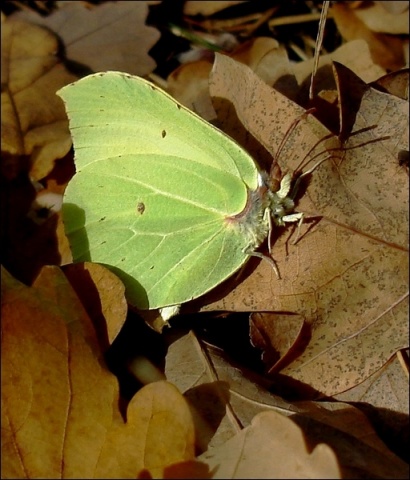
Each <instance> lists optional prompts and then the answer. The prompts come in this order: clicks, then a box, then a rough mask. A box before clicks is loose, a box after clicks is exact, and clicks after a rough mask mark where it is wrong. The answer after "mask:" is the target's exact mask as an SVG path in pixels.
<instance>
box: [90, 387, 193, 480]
mask: <svg viewBox="0 0 410 480" xmlns="http://www.w3.org/2000/svg"><path fill="white" fill-rule="evenodd" d="M194 441H195V438H194V428H193V423H192V417H191V413H190V410H189V407H188V405H187V403H186V401H185V399H184V398H183V397H182V395H181V394H180V393H179V391H178V389H177V388H176V387H175V386H174V385H172V384H171V383H168V382H165V381H159V382H155V383H151V384H149V385H146V386H145V387H143V388H142V389H141V390H140V391H139V392H138V393H137V394H136V395H135V396H134V398H133V399H132V400H131V402H130V404H129V405H128V410H127V423H126V424H125V426H124V425H121V424H118V425H117V426H114V428H113V429H112V430H111V431H110V432H109V433H108V435H107V438H106V442H105V445H104V447H103V449H102V451H101V456H100V459H99V463H98V465H97V468H96V471H95V474H94V475H95V477H94V478H135V477H136V476H137V475H138V476H139V478H144V477H143V476H142V475H143V472H142V471H148V473H149V474H150V475H151V477H148V478H163V469H164V468H165V467H167V466H168V465H171V464H173V463H178V462H182V461H188V460H193V459H194ZM145 478H147V477H145Z"/></svg>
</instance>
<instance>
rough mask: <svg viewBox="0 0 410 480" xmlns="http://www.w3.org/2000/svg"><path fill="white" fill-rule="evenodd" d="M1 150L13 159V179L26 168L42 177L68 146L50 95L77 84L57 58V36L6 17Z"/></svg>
mask: <svg viewBox="0 0 410 480" xmlns="http://www.w3.org/2000/svg"><path fill="white" fill-rule="evenodd" d="M1 34H2V62H3V63H2V65H3V66H4V68H5V72H4V73H3V76H4V78H5V79H6V81H5V82H4V84H3V88H2V93H1V109H2V110H1V113H2V115H1V149H2V152H8V153H9V154H11V155H12V157H13V159H14V162H15V164H16V166H15V167H14V172H13V173H12V174H11V177H9V178H13V177H15V176H16V175H17V173H18V172H20V171H21V170H23V169H24V170H23V171H26V168H25V166H24V164H23V161H24V157H26V156H28V157H29V158H30V165H29V167H28V170H29V172H30V177H31V178H32V179H35V180H40V179H42V178H44V177H45V176H46V175H47V174H48V173H49V172H50V171H51V170H52V168H53V165H54V162H55V160H56V159H58V158H62V157H64V156H65V155H66V154H67V152H68V151H69V150H70V148H71V137H70V134H69V131H68V121H67V117H66V114H65V111H64V105H63V103H62V102H61V100H60V99H59V98H58V97H57V96H56V95H55V92H56V91H57V90H58V89H59V88H61V87H62V86H64V85H66V84H67V83H70V82H73V81H75V80H76V77H75V76H74V75H72V74H70V73H68V72H67V71H66V69H65V67H64V66H63V64H62V63H61V62H60V60H59V58H58V57H57V55H56V53H57V50H58V45H57V38H56V37H55V36H54V35H53V34H52V33H51V32H49V31H48V30H46V29H44V28H41V27H38V26H36V25H30V24H29V23H25V22H20V21H13V20H10V19H7V20H6V21H5V22H4V23H3V24H2V30H1Z"/></svg>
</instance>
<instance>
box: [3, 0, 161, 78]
mask: <svg viewBox="0 0 410 480" xmlns="http://www.w3.org/2000/svg"><path fill="white" fill-rule="evenodd" d="M147 14H148V5H147V2H126V1H118V2H107V3H103V4H101V5H97V6H95V7H93V8H88V7H87V5H86V4H85V3H83V2H70V3H69V4H68V5H65V4H64V3H63V5H62V7H61V8H60V9H58V10H57V11H55V12H53V13H52V14H51V15H49V16H47V17H41V16H40V15H38V14H36V13H33V12H18V13H16V14H14V15H13V16H12V17H11V18H18V19H23V20H26V21H30V22H32V23H35V24H38V25H43V26H46V27H48V28H49V29H50V30H52V31H54V32H55V33H57V34H58V35H59V37H60V38H61V39H62V40H63V42H64V45H65V49H66V56H67V58H68V59H69V60H74V61H75V62H78V63H81V64H83V65H86V66H87V67H89V68H90V69H91V70H93V71H95V72H98V71H104V70H119V71H125V72H128V73H131V74H133V75H141V76H143V75H146V74H148V73H150V72H151V71H152V70H154V68H155V62H154V60H153V59H152V58H151V57H150V56H149V55H148V50H150V48H151V47H152V46H153V45H154V44H155V43H156V42H157V40H158V38H159V32H158V30H156V29H155V28H153V27H150V26H148V25H145V20H146V17H147Z"/></svg>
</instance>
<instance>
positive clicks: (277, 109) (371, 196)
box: [207, 56, 409, 395]
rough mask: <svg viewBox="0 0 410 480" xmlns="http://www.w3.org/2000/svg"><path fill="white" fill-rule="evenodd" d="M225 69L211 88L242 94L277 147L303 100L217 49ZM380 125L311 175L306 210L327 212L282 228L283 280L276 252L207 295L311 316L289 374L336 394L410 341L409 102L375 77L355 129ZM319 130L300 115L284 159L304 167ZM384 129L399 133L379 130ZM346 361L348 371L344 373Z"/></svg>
mask: <svg viewBox="0 0 410 480" xmlns="http://www.w3.org/2000/svg"><path fill="white" fill-rule="evenodd" d="M216 75H218V76H220V77H221V78H220V79H218V88H216V86H215V82H216V79H215V81H214V82H213V86H211V88H214V90H213V95H215V96H216V97H218V98H219V99H221V98H226V99H228V101H230V102H231V103H232V104H233V105H235V111H234V114H235V112H236V114H237V115H238V116H239V118H240V119H241V121H242V123H244V125H245V126H246V128H247V129H249V131H250V132H251V133H252V134H253V136H254V137H255V138H258V139H259V140H260V142H261V143H263V144H264V145H265V146H266V148H267V149H270V151H272V152H275V151H276V149H277V145H278V143H279V142H280V139H281V138H283V135H285V132H286V130H287V129H288V128H289V125H290V124H291V122H292V120H293V119H295V118H297V117H298V115H299V112H300V111H301V109H300V107H297V106H294V105H293V104H292V103H291V102H290V101H288V100H286V99H283V98H282V97H281V96H280V95H278V93H277V92H275V91H273V90H271V89H269V87H267V86H266V85H265V84H263V83H262V82H261V81H260V80H259V79H258V78H257V77H256V76H255V75H254V74H253V73H252V72H251V71H250V70H249V69H247V68H246V67H244V66H243V65H241V64H239V63H236V62H234V61H233V60H230V59H228V58H227V57H221V56H219V57H218V60H217V63H216V65H215V67H214V76H216ZM233 118H234V117H233V116H232V115H229V120H230V121H232V119H233ZM370 125H377V128H375V129H374V130H371V131H369V132H367V133H365V134H362V135H361V136H358V138H356V137H355V138H354V139H353V140H352V142H353V143H356V144H360V143H361V142H366V141H373V142H374V143H370V144H368V145H366V146H362V147H360V148H357V149H354V150H349V151H347V152H345V153H344V157H343V159H341V160H340V161H339V160H337V159H333V160H327V161H326V162H324V163H322V164H321V165H320V167H318V168H317V169H316V170H315V171H314V173H313V174H312V178H311V180H310V181H309V183H308V186H307V190H306V192H305V193H304V194H303V196H301V198H300V200H299V203H298V205H297V210H298V211H301V212H304V213H305V215H306V218H307V219H309V217H311V218H312V217H313V219H314V218H316V219H318V221H317V222H312V221H311V222H310V224H308V220H306V221H305V226H304V227H303V226H302V229H301V237H300V239H299V241H298V243H297V244H296V245H293V244H292V243H291V241H292V237H291V238H289V236H290V235H291V234H292V232H291V227H287V228H284V229H283V230H280V229H277V230H275V233H276V235H277V236H276V239H275V243H274V249H273V256H274V258H275V260H276V262H277V264H278V268H279V271H280V273H281V276H282V279H280V280H278V279H277V278H276V276H275V274H274V272H273V271H272V269H271V267H270V266H269V265H268V264H267V262H261V263H260V264H259V265H258V266H257V268H256V269H255V270H254V271H252V270H251V265H249V270H247V272H248V274H249V272H252V275H250V276H249V277H247V278H246V277H245V280H244V281H243V282H242V283H241V284H240V285H239V286H238V287H237V288H236V289H235V290H233V291H231V292H230V293H229V294H228V295H227V296H225V297H224V298H222V299H221V301H219V302H215V303H213V304H211V305H209V306H207V309H208V310H210V309H217V310H221V309H223V310H228V311H232V310H242V311H256V310H259V311H261V310H265V311H286V312H294V313H298V314H300V315H303V316H304V317H305V318H306V321H307V324H308V325H309V326H310V333H311V341H310V342H309V345H308V346H307V348H306V350H305V351H304V352H303V354H302V355H301V356H300V357H299V358H298V359H297V360H296V361H295V362H293V363H292V364H290V365H289V366H288V367H287V368H286V369H285V370H284V372H283V373H285V374H286V375H289V376H290V377H292V378H294V379H296V380H298V381H301V382H304V383H306V384H308V385H310V386H312V387H313V388H315V389H316V390H318V391H319V392H322V393H325V394H327V395H333V394H336V393H339V392H341V391H343V390H346V389H348V388H351V387H352V386H354V385H356V384H357V383H360V382H361V381H363V380H364V379H365V378H367V377H368V376H369V375H371V374H372V373H374V372H375V371H376V370H377V369H378V368H380V367H381V366H382V365H383V364H384V363H385V362H386V361H387V360H388V359H389V358H390V357H391V356H392V355H393V354H394V353H395V352H396V351H397V350H399V349H401V348H404V347H406V346H407V345H408V329H407V318H408V313H407V308H408V302H407V298H408V297H407V295H408V293H407V292H408V252H407V243H408V201H409V198H408V177H407V174H406V172H405V171H400V168H399V167H398V161H397V154H398V149H399V148H405V149H407V148H408V134H407V131H408V107H407V102H406V101H404V100H401V99H400V98H397V97H395V96H392V95H389V94H386V93H383V92H379V91H376V90H374V89H372V88H367V89H366V93H365V95H364V96H363V99H362V101H361V105H360V110H359V112H358V114H357V120H356V125H355V127H354V130H358V129H360V128H363V127H366V126H370ZM318 131H320V130H319V126H318V125H317V124H316V123H315V122H301V123H300V124H299V125H298V126H297V128H296V129H295V131H294V132H293V133H292V135H291V137H290V138H288V139H287V141H286V145H285V148H284V149H283V151H282V154H281V156H280V158H278V159H277V161H278V163H279V164H280V165H281V167H282V170H283V171H293V170H294V169H296V168H297V166H298V165H299V164H300V162H301V160H302V159H303V158H304V157H305V156H306V153H307V152H308V151H309V149H310V145H312V144H315V143H316V142H317V141H318V140H320V138H321V136H320V135H319V136H316V135H317V132H318ZM231 133H232V131H231ZM233 133H235V130H233ZM385 135H388V136H389V137H390V139H388V140H383V141H378V140H377V139H379V138H381V137H384V136H385ZM375 140H376V141H375ZM325 145H326V144H325V142H323V143H322V144H321V147H323V148H325ZM326 146H327V145H326ZM406 146H407V147H406ZM319 151H320V150H319ZM388 179H389V180H388ZM389 182H391V184H394V188H388V186H389ZM208 298H209V297H208ZM341 365H344V369H345V371H348V372H349V373H348V374H346V375H340V366H341Z"/></svg>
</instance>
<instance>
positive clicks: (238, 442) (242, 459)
mask: <svg viewBox="0 0 410 480" xmlns="http://www.w3.org/2000/svg"><path fill="white" fill-rule="evenodd" d="M199 459H200V460H201V461H202V462H204V463H206V464H208V466H209V469H210V470H211V471H212V472H213V475H214V478H342V477H341V472H340V468H339V466H338V462H337V459H336V456H335V454H334V452H333V451H332V449H331V448H330V447H329V446H328V445H325V444H324V443H321V444H319V445H317V446H316V447H315V449H314V450H313V451H312V452H310V453H309V451H308V450H307V448H306V444H305V442H304V437H303V432H302V431H301V430H300V428H299V427H298V426H297V425H295V424H294V423H293V422H292V420H290V419H288V418H286V417H284V416H283V415H280V414H279V413H276V412H263V413H260V414H259V415H257V416H256V417H255V418H254V419H253V420H252V424H251V425H250V426H249V427H246V428H245V429H243V430H242V431H241V432H240V433H238V434H237V435H236V436H235V437H233V438H231V439H230V440H228V442H226V443H225V444H224V445H223V446H222V447H219V448H218V449H217V450H214V451H213V450H210V451H208V452H206V453H204V454H203V455H201V456H200V457H199Z"/></svg>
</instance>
